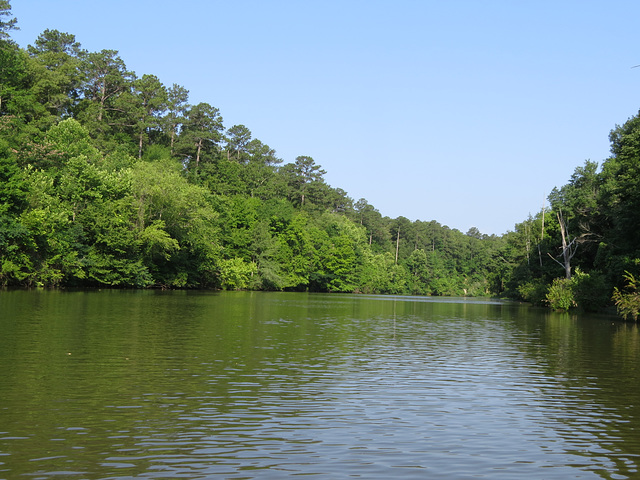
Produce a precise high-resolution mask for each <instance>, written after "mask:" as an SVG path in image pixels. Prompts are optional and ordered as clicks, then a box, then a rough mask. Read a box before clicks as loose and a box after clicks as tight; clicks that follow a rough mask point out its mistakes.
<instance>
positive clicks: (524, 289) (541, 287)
mask: <svg viewBox="0 0 640 480" xmlns="http://www.w3.org/2000/svg"><path fill="white" fill-rule="evenodd" d="M517 290H518V294H519V295H520V297H521V298H522V300H524V301H525V302H530V303H532V304H533V305H542V304H544V303H545V300H546V298H545V296H546V294H547V285H545V284H544V283H543V282H542V280H531V281H529V282H527V283H523V284H522V285H519V286H518V289H517Z"/></svg>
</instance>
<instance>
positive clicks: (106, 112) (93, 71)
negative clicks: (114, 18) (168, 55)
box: [76, 50, 134, 146]
mask: <svg viewBox="0 0 640 480" xmlns="http://www.w3.org/2000/svg"><path fill="white" fill-rule="evenodd" d="M80 69H81V75H82V83H81V87H80V92H81V100H80V102H79V104H78V106H77V108H76V110H77V111H76V117H77V118H78V119H79V120H80V121H81V122H82V123H83V124H84V125H86V126H87V127H88V128H89V132H90V133H91V135H92V136H93V137H94V138H98V139H100V141H101V143H103V144H105V146H106V144H108V143H109V144H111V143H113V140H112V139H113V138H114V137H113V135H114V134H116V133H118V129H117V128H116V129H114V127H117V126H122V125H123V124H125V125H126V124H127V123H128V122H127V120H126V114H127V113H128V112H124V111H123V109H122V105H118V99H119V98H120V97H121V96H122V95H123V94H125V93H128V92H130V91H131V87H132V84H133V80H134V75H133V73H131V72H129V71H128V70H127V67H126V65H125V63H124V61H123V60H122V59H121V58H120V57H119V56H118V52H117V51H116V50H102V51H100V52H91V53H87V54H85V55H83V56H82V62H81V64H80ZM115 141H116V142H117V140H115Z"/></svg>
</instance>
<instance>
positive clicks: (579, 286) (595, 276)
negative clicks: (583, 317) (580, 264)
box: [571, 269, 610, 312]
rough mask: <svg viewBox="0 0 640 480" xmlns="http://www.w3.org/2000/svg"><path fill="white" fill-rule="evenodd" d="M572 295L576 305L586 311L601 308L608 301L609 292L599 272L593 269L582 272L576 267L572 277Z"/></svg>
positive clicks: (595, 310) (594, 310)
mask: <svg viewBox="0 0 640 480" xmlns="http://www.w3.org/2000/svg"><path fill="white" fill-rule="evenodd" d="M571 282H572V284H573V285H572V288H573V296H574V298H575V301H576V303H577V304H578V307H580V308H582V309H583V310H585V311H587V312H597V311H599V310H601V309H603V308H604V307H605V306H606V305H607V303H608V301H609V292H610V290H609V289H607V286H606V283H605V278H604V276H603V275H602V273H601V272H599V271H597V270H594V271H592V272H590V273H584V272H582V271H581V270H580V269H576V273H575V274H574V275H573V277H572V279H571Z"/></svg>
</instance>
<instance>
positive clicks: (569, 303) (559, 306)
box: [546, 278, 577, 312]
mask: <svg viewBox="0 0 640 480" xmlns="http://www.w3.org/2000/svg"><path fill="white" fill-rule="evenodd" d="M574 286H575V281H574V280H573V279H567V278H556V279H554V280H553V283H552V284H551V286H550V287H549V291H548V292H547V296H546V299H547V303H548V304H549V306H550V307H551V308H553V309H554V310H558V311H562V312H566V311H567V310H569V309H570V308H571V307H576V306H577V303H576V301H575V298H574V295H573V289H574Z"/></svg>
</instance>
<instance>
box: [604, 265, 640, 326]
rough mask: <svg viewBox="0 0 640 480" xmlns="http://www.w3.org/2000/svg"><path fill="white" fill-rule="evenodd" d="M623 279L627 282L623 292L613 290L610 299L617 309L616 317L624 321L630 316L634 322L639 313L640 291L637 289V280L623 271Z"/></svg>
mask: <svg viewBox="0 0 640 480" xmlns="http://www.w3.org/2000/svg"><path fill="white" fill-rule="evenodd" d="M624 279H625V280H626V281H627V285H626V286H625V287H624V290H625V291H624V292H621V291H620V290H618V287H616V288H614V289H613V296H612V297H611V299H612V300H613V303H615V304H616V308H617V309H618V315H620V316H621V317H622V318H624V319H625V320H626V319H627V318H628V317H629V316H631V317H633V320H634V321H637V320H638V314H639V313H640V291H639V289H638V280H637V279H636V278H635V277H634V276H633V275H632V274H630V273H629V272H627V271H625V275H624Z"/></svg>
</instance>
